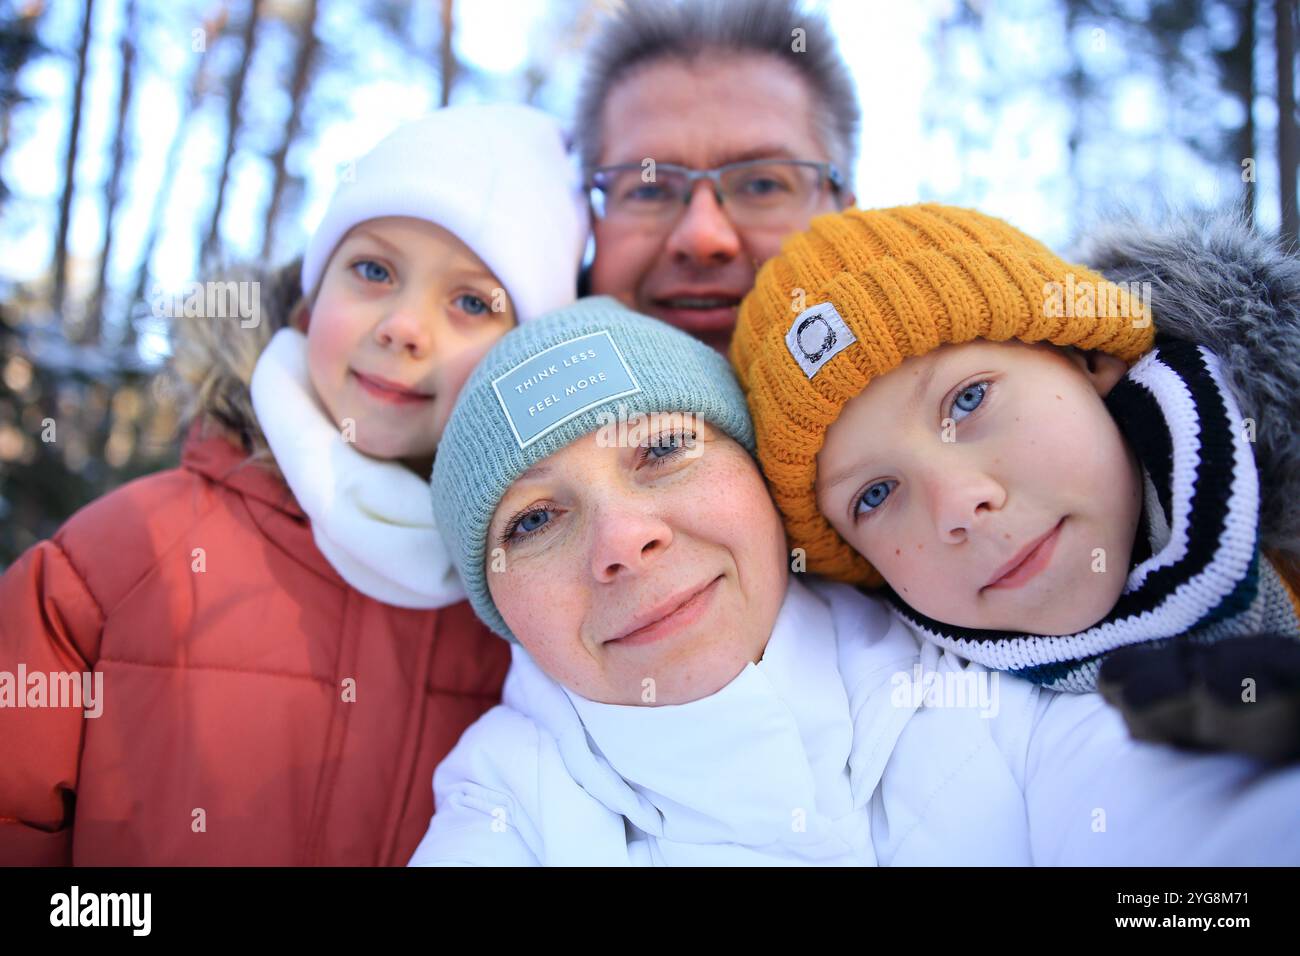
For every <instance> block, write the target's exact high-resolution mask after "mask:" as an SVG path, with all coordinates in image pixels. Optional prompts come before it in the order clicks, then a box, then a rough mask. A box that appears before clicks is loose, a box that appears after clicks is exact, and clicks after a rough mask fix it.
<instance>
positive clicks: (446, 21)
mask: <svg viewBox="0 0 1300 956" xmlns="http://www.w3.org/2000/svg"><path fill="white" fill-rule="evenodd" d="M454 29H455V20H454V19H453V17H452V0H442V36H441V52H440V54H439V56H438V64H439V66H438V77H439V79H440V81H441V87H442V88H441V92H440V97H441V99H440V100H439V102H440V103H441V104H442V105H443V106H446V105H447V104H448V103H450V102H451V85H452V83H454V82H455V81H456V53H455V51H454V50H453V49H452V42H451V41H452V38H453V31H454Z"/></svg>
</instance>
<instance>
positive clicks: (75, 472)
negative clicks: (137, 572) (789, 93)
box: [0, 0, 1300, 569]
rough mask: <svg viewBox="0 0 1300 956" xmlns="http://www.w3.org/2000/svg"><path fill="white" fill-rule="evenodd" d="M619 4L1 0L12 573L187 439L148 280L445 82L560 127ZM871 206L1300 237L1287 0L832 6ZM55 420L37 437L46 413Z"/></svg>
mask: <svg viewBox="0 0 1300 956" xmlns="http://www.w3.org/2000/svg"><path fill="white" fill-rule="evenodd" d="M616 5H617V0H599V2H597V0H411V2H397V0H47V2H46V0H26V2H15V0H0V569H3V568H4V567H5V566H6V565H7V564H8V563H10V562H11V561H12V560H13V559H14V558H15V557H17V555H18V554H19V553H20V552H21V551H22V550H23V549H25V548H26V547H28V546H29V545H31V544H32V543H34V542H35V541H36V540H38V539H40V538H43V537H48V536H49V535H50V534H52V533H53V532H54V531H55V530H56V529H57V527H58V526H59V524H61V523H62V522H63V520H64V519H66V518H67V517H68V515H70V514H71V513H72V512H73V511H75V510H76V509H77V508H78V507H80V506H82V505H83V504H85V503H87V502H88V501H90V500H92V499H93V498H95V497H98V496H99V495H101V494H103V493H104V492H105V491H107V490H109V489H111V488H113V487H115V486H117V485H119V484H121V483H123V482H124V481H127V480H129V479H131V478H133V477H136V476H138V475H141V474H145V473H148V472H151V471H155V470H157V469H159V468H164V467H169V466H171V465H173V464H174V463H175V462H176V460H177V458H178V433H177V428H178V412H179V409H178V408H177V407H176V403H175V399H174V395H173V394H172V390H170V389H169V388H168V387H167V381H168V380H167V378H166V377H165V376H161V375H159V371H160V369H162V368H163V367H164V366H165V363H166V359H167V355H168V349H169V342H168V327H167V325H168V322H167V320H166V319H159V318H157V317H155V311H156V310H155V309H154V307H153V306H154V304H155V303H156V301H157V299H158V298H159V296H164V297H166V296H175V295H178V294H183V293H182V290H184V288H185V287H186V284H187V283H189V282H192V281H194V280H197V279H200V278H206V277H210V276H212V275H213V274H214V270H219V269H220V268H223V267H224V266H226V265H229V264H238V263H264V264H278V263H281V262H286V261H288V260H290V259H292V258H293V257H294V256H295V255H297V254H298V253H299V252H300V251H301V248H302V245H303V242H304V237H305V235H306V234H307V230H308V229H309V228H310V227H311V226H312V225H313V224H314V222H315V221H316V219H317V218H318V217H319V216H320V215H321V213H322V212H323V210H324V206H325V203H326V202H327V201H328V198H329V196H330V193H331V191H332V189H333V186H334V183H335V182H336V181H337V177H338V175H339V171H340V169H341V168H344V167H346V164H347V163H348V161H349V160H350V159H352V158H354V157H356V156H357V155H359V154H360V153H362V152H364V151H365V150H366V149H367V148H368V147H369V146H370V145H372V144H373V143H374V142H376V141H377V140H378V139H379V138H380V137H381V136H383V135H384V134H385V133H386V132H387V131H388V130H390V129H391V128H392V127H393V126H394V125H396V124H397V123H399V122H401V121H403V120H405V119H409V118H412V117H415V116H418V115H419V114H421V113H423V112H426V111H428V110H430V109H433V108H436V107H437V106H438V105H440V104H444V103H447V102H472V101H481V100H502V99H506V100H520V101H525V102H529V103H533V104H535V105H538V106H541V107H542V108H545V109H547V110H550V111H552V112H554V113H555V114H556V115H558V116H560V117H562V118H563V119H565V120H566V121H569V120H571V116H570V110H571V106H572V102H573V99H574V94H575V91H576V84H577V79H578V74H579V69H580V66H581V59H580V56H581V51H582V49H583V46H584V43H585V42H586V39H587V37H588V36H589V35H590V33H591V31H592V29H593V28H594V26H595V25H596V24H597V23H598V22H599V19H600V17H601V16H603V15H605V14H606V12H607V11H608V10H609V9H611V8H613V7H615V6H616ZM817 6H819V7H821V8H822V9H824V10H825V12H826V13H827V15H828V16H829V19H830V21H831V24H832V27H833V29H834V31H835V34H836V38H837V40H838V42H839V44H840V48H841V51H842V52H843V54H844V55H845V57H846V58H847V60H848V62H849V64H850V66H851V67H852V69H853V72H854V75H855V77H856V79H857V82H858V84H859V91H860V96H861V99H862V105H863V111H864V124H863V131H862V160H861V162H860V164H859V167H858V169H857V181H858V201H859V204H860V205H863V206H882V205H893V204H897V203H906V202H915V201H920V200H938V201H943V202H951V203H958V204H962V205H973V206H977V207H979V208H981V209H983V210H984V211H986V212H989V213H992V214H994V215H999V216H1003V217H1005V218H1007V219H1008V220H1010V221H1011V222H1013V223H1014V224H1016V225H1017V226H1020V227H1021V228H1023V229H1025V230H1027V231H1028V232H1029V233H1031V234H1032V235H1034V236H1036V237H1038V238H1041V239H1043V240H1044V241H1046V242H1047V243H1048V244H1049V245H1052V246H1053V247H1054V248H1057V249H1059V250H1061V251H1066V252H1068V251H1069V249H1070V246H1071V244H1072V243H1073V242H1074V241H1075V240H1076V239H1077V237H1078V236H1079V235H1081V234H1082V233H1083V232H1085V231H1086V230H1087V228H1088V226H1089V224H1090V223H1091V222H1094V221H1096V220H1097V219H1098V218H1104V217H1105V216H1106V215H1108V214H1114V213H1115V212H1116V211H1117V209H1118V208H1119V207H1123V208H1125V209H1129V210H1133V211H1136V212H1138V213H1140V214H1148V215H1155V214H1157V213H1158V212H1159V211H1160V210H1161V209H1162V208H1164V207H1165V206H1172V207H1175V208H1177V209H1195V208H1217V207H1221V206H1224V205H1228V204H1233V203H1237V204H1243V205H1244V207H1245V208H1246V209H1248V210H1250V212H1251V214H1252V215H1253V216H1254V217H1255V219H1256V222H1257V223H1258V225H1259V226H1260V227H1261V228H1262V229H1264V230H1267V231H1270V232H1274V233H1278V232H1280V233H1281V234H1282V235H1283V236H1284V237H1285V238H1286V239H1288V240H1290V241H1294V240H1295V239H1296V238H1297V235H1298V234H1300V222H1298V221H1297V218H1296V178H1297V169H1296V166H1297V145H1296V114H1295V96H1294V71H1295V33H1296V4H1295V0H1219V2H1211V0H966V2H957V0H916V2H908V3H898V2H895V0H827V2H824V3H821V4H817ZM48 419H53V420H54V421H55V422H56V423H57V440H56V441H48V440H42V431H43V429H42V422H45V421H46V420H48Z"/></svg>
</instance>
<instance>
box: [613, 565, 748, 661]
mask: <svg viewBox="0 0 1300 956" xmlns="http://www.w3.org/2000/svg"><path fill="white" fill-rule="evenodd" d="M721 580H722V575H718V576H717V577H715V578H712V579H710V580H709V581H707V582H706V583H704V584H701V585H699V586H697V587H693V588H688V589H686V590H685V591H679V592H677V593H676V594H675V595H673V596H672V597H670V598H668V600H666V601H662V602H660V603H659V604H657V605H655V606H654V607H652V608H651V609H650V610H648V611H645V612H644V613H641V614H638V615H637V616H636V617H634V618H633V619H632V620H631V622H629V624H628V626H627V627H626V628H625V629H624V630H622V631H620V632H619V633H618V636H617V637H612V638H610V639H609V640H608V641H606V642H605V643H606V644H614V643H618V644H620V645H621V646H631V645H636V644H648V643H650V642H651V641H654V640H658V639H659V638H661V637H665V636H667V635H668V634H669V633H671V632H673V631H675V630H677V629H678V628H679V627H684V626H687V625H689V624H691V623H693V622H694V621H695V619H697V618H698V617H699V615H700V613H701V612H702V611H703V610H704V609H705V607H706V605H707V604H708V603H709V599H710V598H711V597H712V596H713V593H714V591H715V590H716V585H717V584H718V582H719V581H721Z"/></svg>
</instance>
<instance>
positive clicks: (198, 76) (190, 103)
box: [127, 4, 226, 324]
mask: <svg viewBox="0 0 1300 956" xmlns="http://www.w3.org/2000/svg"><path fill="white" fill-rule="evenodd" d="M225 27H226V8H225V6H224V4H223V5H222V7H221V8H220V9H219V10H218V12H217V14H216V15H215V16H214V17H212V18H211V19H209V20H207V21H205V22H204V24H203V32H202V35H203V36H204V37H211V38H212V39H213V40H214V41H215V40H216V38H217V37H219V36H220V35H221V32H222V31H223V30H224V29H225ZM211 49H212V43H211V42H207V41H206V40H205V42H204V44H203V49H202V52H200V53H199V62H198V63H197V64H195V67H194V76H193V79H191V81H190V91H189V96H188V97H187V98H186V100H185V110H184V112H183V113H182V114H181V117H180V120H179V121H178V122H177V124H176V133H175V134H174V135H173V136H172V141H171V145H170V146H169V147H168V148H167V162H166V163H165V164H164V165H163V181H162V183H160V184H159V186H158V190H157V192H155V193H154V197H153V208H152V209H151V210H150V212H149V230H148V232H146V233H145V236H146V238H145V241H144V249H143V250H142V251H141V254H140V264H139V266H138V267H137V269H136V275H135V289H134V290H133V291H132V293H131V299H130V305H128V307H127V308H128V313H129V310H130V309H131V308H132V307H133V306H134V305H135V304H137V303H139V302H141V301H143V300H144V290H145V286H146V285H148V284H149V263H150V262H151V261H152V260H153V252H154V249H155V248H157V246H158V233H159V232H160V231H161V230H162V217H163V210H164V209H165V208H166V206H167V198H168V196H170V195H171V191H172V182H173V181H174V180H175V178H176V170H177V168H178V167H179V165H180V156H181V149H182V147H184V145H185V134H186V131H187V130H188V129H189V124H190V122H191V120H193V118H194V114H195V112H196V111H197V110H198V106H199V100H200V99H202V97H203V87H204V81H205V79H206V78H207V65H208V62H209V61H208V56H209V51H210V50H211ZM128 319H129V315H128ZM128 324H129V322H128Z"/></svg>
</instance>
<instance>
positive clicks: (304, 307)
mask: <svg viewBox="0 0 1300 956" xmlns="http://www.w3.org/2000/svg"><path fill="white" fill-rule="evenodd" d="M310 324H311V306H309V305H308V304H307V300H306V299H299V300H298V303H297V304H296V305H295V306H294V307H293V308H292V309H290V310H289V328H291V329H297V330H298V331H299V332H303V333H305V332H306V331H307V326H308V325H310Z"/></svg>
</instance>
